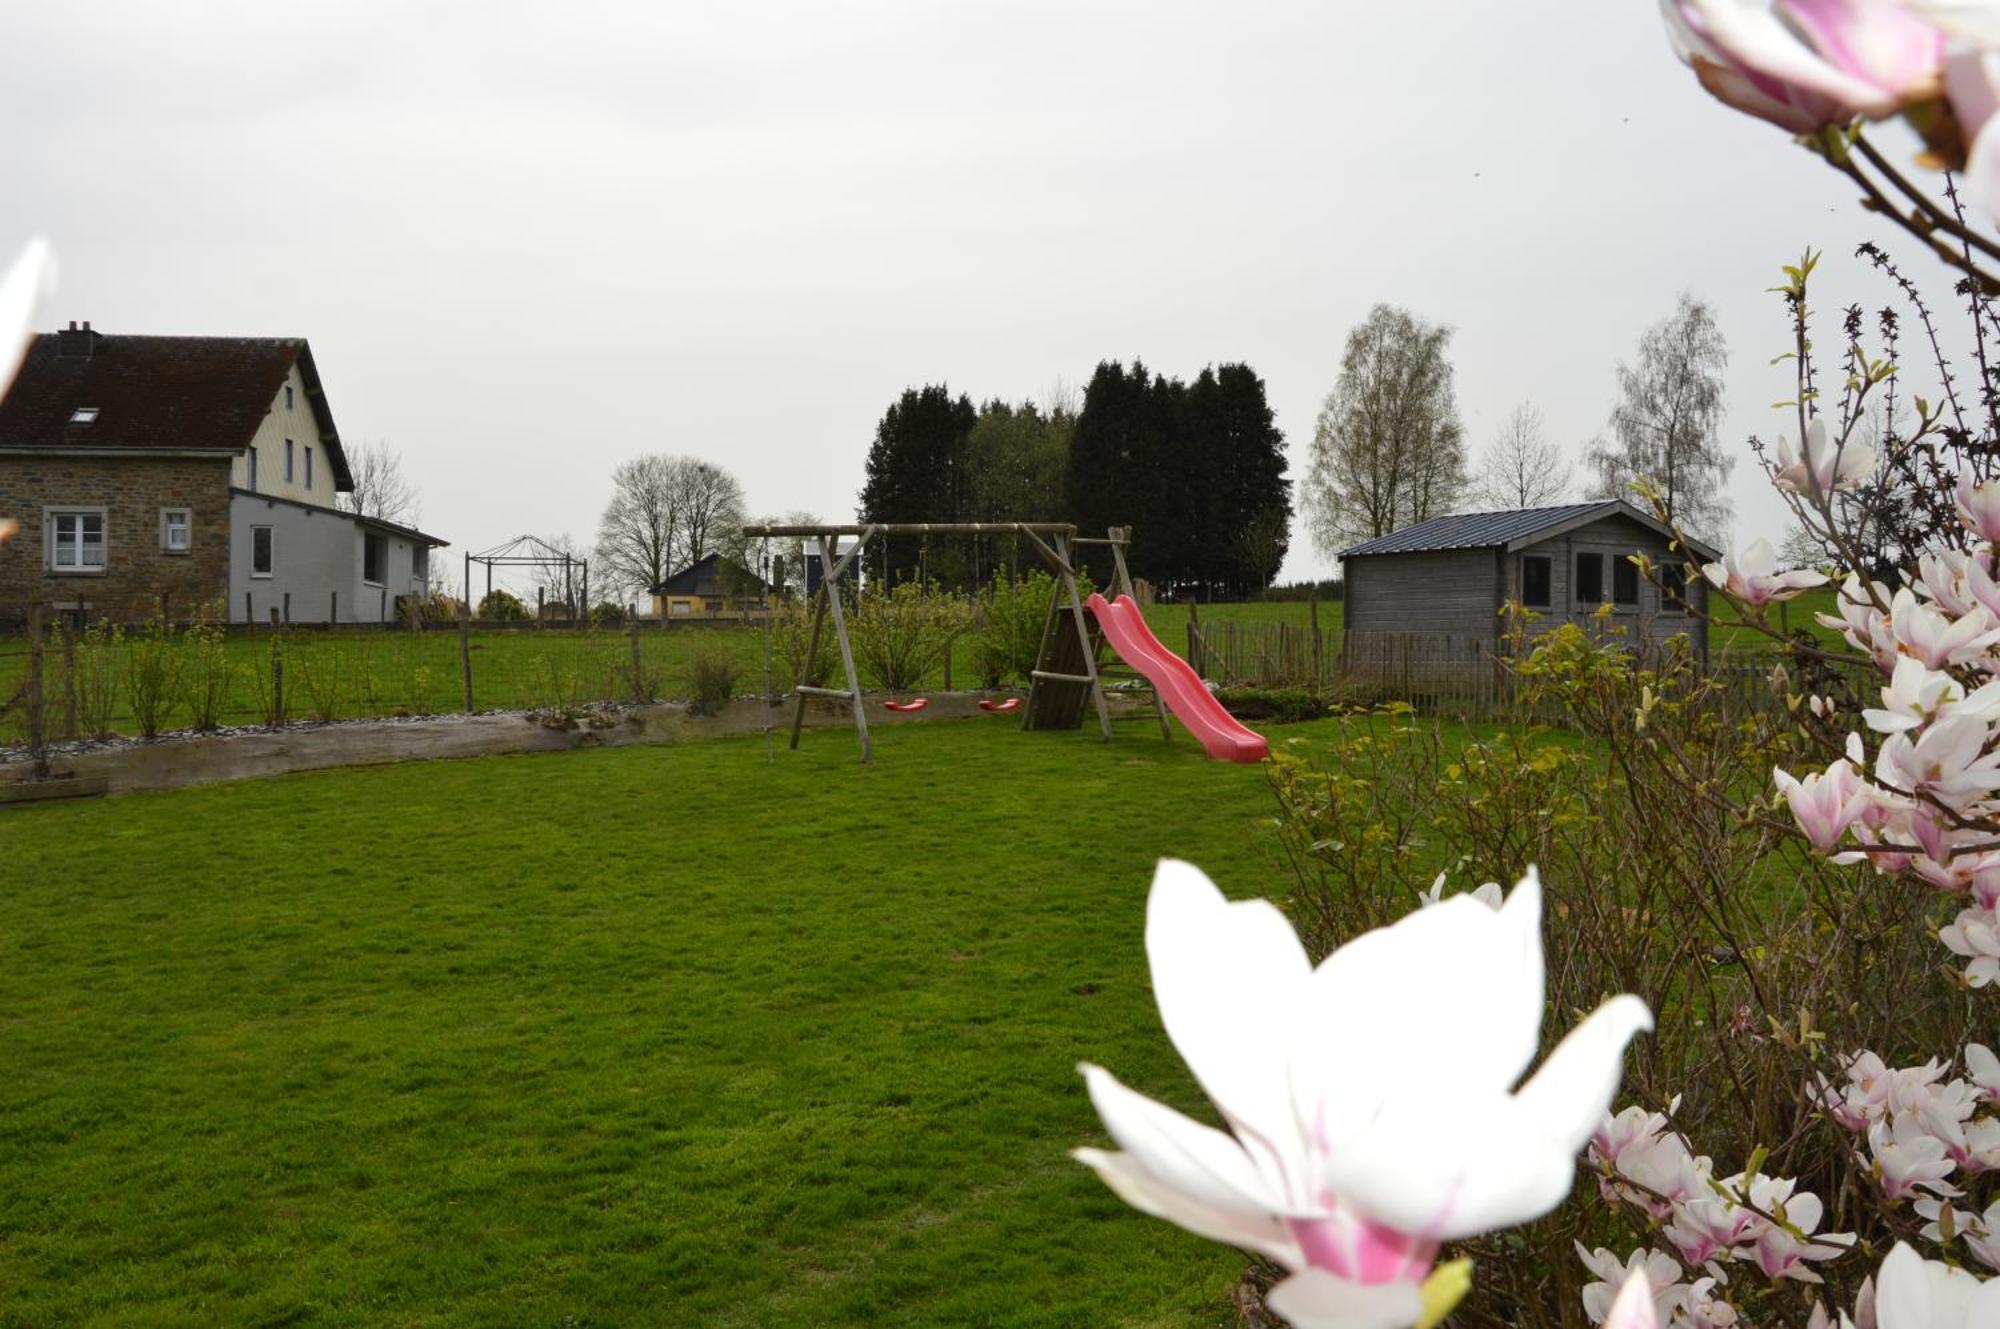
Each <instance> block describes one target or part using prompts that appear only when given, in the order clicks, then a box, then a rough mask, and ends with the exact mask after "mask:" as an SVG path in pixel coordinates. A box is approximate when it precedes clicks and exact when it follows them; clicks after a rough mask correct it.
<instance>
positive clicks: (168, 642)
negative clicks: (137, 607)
mask: <svg viewBox="0 0 2000 1329" xmlns="http://www.w3.org/2000/svg"><path fill="white" fill-rule="evenodd" d="M183 670H184V662H183V660H182V658H181V651H180V645H179V643H178V642H176V641H175V640H174V630H173V627H172V626H171V625H170V624H168V623H167V621H166V620H165V619H161V618H154V619H152V620H151V621H149V622H148V623H147V624H146V626H145V628H144V629H142V630H141V631H140V632H139V633H138V634H137V635H136V636H134V637H132V638H131V639H129V640H128V641H127V642H126V645H125V695H126V696H127V697H128V698H130V700H131V703H132V719H133V721H134V722H135V723H136V724H137V725H138V726H139V733H140V735H141V736H142V737H145V738H158V737H159V735H160V731H161V730H163V729H165V728H166V727H167V723H168V720H169V718H170V717H171V715H172V712H173V709H174V707H175V706H177V705H178V704H179V703H180V699H181V686H182V681H183Z"/></svg>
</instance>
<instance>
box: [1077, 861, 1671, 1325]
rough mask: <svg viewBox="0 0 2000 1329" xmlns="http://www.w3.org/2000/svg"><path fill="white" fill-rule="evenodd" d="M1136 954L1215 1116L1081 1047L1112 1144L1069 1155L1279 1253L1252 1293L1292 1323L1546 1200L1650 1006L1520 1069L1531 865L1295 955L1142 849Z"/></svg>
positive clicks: (1395, 1306)
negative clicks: (1090, 1057) (1276, 1278)
mask: <svg viewBox="0 0 2000 1329" xmlns="http://www.w3.org/2000/svg"><path fill="white" fill-rule="evenodd" d="M1146 950H1147V956H1148V959H1149V961H1150V963H1151V967H1152V976H1153V990H1154V994H1155V996H1156V998H1157V1000H1158V1002H1159V1007H1160V1019H1161V1022H1162V1023H1163V1024H1164V1025H1165V1026H1166V1030H1167V1035H1168V1037H1169V1038H1171V1039H1172V1040H1173V1044H1174V1047H1175V1048H1176V1049H1177V1050H1178V1051H1179V1052H1180V1054H1181V1056H1182V1058H1183V1059H1184V1060H1185V1061H1186V1062H1187V1064H1188V1068H1189V1069H1190V1070H1191V1071H1193V1073H1194V1076H1195V1079H1196V1080H1198V1081H1199V1082H1200V1083H1201V1086H1202V1088H1203V1089H1204V1090H1206V1091H1207V1093H1208V1096H1209V1098H1210V1099H1211V1100H1212V1101H1213V1102H1214V1104H1215V1106H1216V1108H1217V1110H1218V1111H1219V1112H1220V1113H1221V1115H1222V1118H1223V1120H1224V1121H1225V1122H1226V1123H1227V1125H1228V1126H1229V1132H1230V1133H1225V1132H1223V1131H1219V1130H1215V1129H1212V1128H1210V1127H1208V1126H1203V1125H1201V1124H1199V1123H1197V1122H1195V1121H1192V1120H1190V1119H1189V1118H1187V1117H1184V1116H1182V1115H1181V1114H1180V1113H1178V1112H1175V1111H1173V1110H1172V1109H1170V1108H1167V1107H1164V1106H1162V1105H1160V1104H1158V1103H1155V1102H1153V1101H1152V1100H1151V1099H1148V1098H1145V1097H1143V1096H1141V1095H1139V1094H1137V1093H1134V1092H1133V1091H1131V1090H1129V1089H1127V1088H1125V1087H1124V1086H1123V1085H1121V1084H1120V1083H1119V1082H1118V1081H1117V1080H1116V1079H1114V1078H1113V1077H1112V1076H1111V1074H1110V1073H1109V1072H1108V1071H1105V1070H1102V1069H1100V1068H1098V1067H1095V1066H1085V1067H1084V1068H1083V1073H1084V1077H1085V1079H1086V1082H1087V1083H1088V1085H1089V1088H1090V1095H1091V1099H1092V1101H1093V1102H1094V1103H1095V1104H1096V1106H1097V1110H1098V1113H1099V1115H1100V1116H1101V1117H1102V1118H1103V1120H1104V1125H1105V1129H1106V1130H1107V1131H1108V1132H1109V1133H1110V1135H1111V1137H1112V1139H1113V1140H1115V1141H1116V1142H1117V1144H1118V1146H1119V1152H1117V1153H1107V1152H1104V1151H1101V1150H1096V1149H1080V1150H1077V1151H1076V1158H1077V1159H1078V1160H1079V1161H1080V1162H1083V1163H1085V1164H1087V1165H1088V1166H1090V1167H1092V1168H1094V1169H1095V1170H1096V1171H1097V1173H1098V1175H1099V1176H1101V1177H1102V1178H1103V1179H1104V1181H1105V1183H1106V1184H1107V1185H1109V1186H1110V1187H1111V1189H1112V1190H1114V1191H1116V1192H1117V1193H1118V1194H1119V1195H1120V1196H1121V1197H1122V1198H1124V1199H1125V1200H1126V1201H1127V1202H1128V1203H1130V1204H1132V1205H1133V1206H1134V1207H1135V1208H1138V1209H1140V1210H1142V1211H1144V1212H1146V1213H1149V1214H1152V1215H1155V1216H1156V1217H1160V1218H1165V1219H1167V1220H1168V1221H1170V1222H1173V1223H1177V1224H1179V1225H1180V1226H1181V1227H1184V1228H1186V1229H1188V1230H1189V1231H1191V1232H1194V1233H1197V1234H1199V1235H1202V1236H1206V1237H1210V1238H1212V1239H1214V1240H1217V1241H1225V1242H1228V1243H1230V1244H1231V1245H1235V1246H1240V1247H1243V1248H1245V1249H1248V1250H1253V1251H1256V1252H1258V1253H1260V1254H1263V1255H1266V1256H1268V1257H1269V1258H1271V1259H1273V1260H1275V1261H1277V1262H1278V1263H1279V1264H1281V1265H1283V1266H1284V1267H1285V1268H1286V1269H1288V1270H1289V1271H1291V1273H1292V1275H1293V1277H1291V1278H1288V1279H1287V1280H1285V1281H1284V1282H1283V1283H1281V1284H1280V1285H1279V1286H1278V1287H1277V1288H1276V1289H1275V1290H1274V1291H1273V1294H1272V1296H1271V1298H1270V1305H1271V1307H1272V1308H1273V1309H1274V1310H1276V1311H1277V1312H1278V1313H1279V1314H1282V1315H1285V1316H1287V1317H1288V1318H1290V1319H1291V1320H1292V1321H1293V1322H1294V1323H1295V1324H1297V1325H1301V1326H1305V1325H1327V1326H1332V1325H1343V1326H1359V1325H1371V1326H1373V1325H1380V1326H1395V1325H1407V1324H1411V1323H1414V1322H1415V1321H1416V1319H1417V1318H1418V1316H1419V1315H1421V1314H1423V1313H1424V1310H1425V1305H1424V1293H1423V1291H1422V1288H1423V1287H1424V1285H1425V1282H1426V1280H1427V1279H1431V1280H1432V1282H1433V1283H1435V1281H1436V1280H1437V1279H1439V1278H1443V1277H1445V1276H1446V1275H1447V1273H1448V1272H1449V1271H1447V1270H1439V1271H1437V1274H1436V1275H1433V1274H1432V1266H1433V1264H1434V1262H1435V1260H1436V1258H1437V1250H1438V1245H1439V1243H1440V1242H1444V1241H1450V1240H1454V1239H1457V1238H1460V1237H1466V1236H1470V1235H1472V1234H1474V1233H1478V1232H1486V1231H1490V1230H1492V1229H1494V1228H1502V1227H1508V1226H1511V1225H1513V1224H1516V1223H1523V1222H1526V1221H1528V1220H1529V1219H1532V1218H1537V1217H1539V1216H1540V1215H1542V1214H1544V1213H1547V1212H1548V1211H1549V1210H1550V1209H1552V1208H1554V1207H1555V1205H1557V1204H1558V1203H1560V1202H1561V1201H1562V1199H1563V1198H1564V1197H1565V1196H1566V1195H1567V1194H1568V1193H1569V1190H1570V1187H1571V1185H1572V1183H1573V1182H1574V1180H1575V1175H1576V1155H1577V1151H1578V1150H1579V1149H1581V1148H1582V1147H1583V1144H1584V1142H1585V1141H1586V1140H1588V1139H1589V1138H1590V1134H1591V1131H1592V1129H1593V1128H1594V1127H1595V1126H1597V1125H1598V1124H1599V1122H1600V1121H1601V1120H1602V1118H1603V1116H1604V1113H1605V1110H1606V1109H1607V1108H1608V1107H1609V1105H1610V1102H1611V1096H1612V1094H1613V1092H1614V1091H1615V1090H1616V1088H1617V1085H1618V1080H1619V1077H1620V1074H1621V1070H1622V1063H1623V1059H1624V1051H1625V1044H1626V1043H1627V1042H1628V1041H1630V1039H1631V1037H1632V1035H1633V1034H1635V1033H1637V1032H1638V1031H1639V1030H1641V1029H1647V1028H1650V1027H1651V1025H1652V1017H1651V1015H1650V1013H1649V1012H1648V1011H1647V1009H1646V1006H1645V1003H1643V1002H1641V1001H1640V1000H1639V999H1638V998H1637V997H1631V996H1623V997H1617V998H1614V999H1612V1000H1611V1001H1609V1002H1607V1003H1605V1005H1604V1006H1602V1007H1600V1008H1599V1009H1598V1011H1597V1012H1596V1013H1595V1014H1594V1015H1592V1016H1591V1017H1590V1018H1589V1019H1587V1020H1585V1021H1584V1022H1583V1023H1582V1024H1581V1025H1579V1026H1578V1027H1577V1028H1576V1029H1575V1030H1573V1031H1571V1033H1570V1034H1569V1036H1568V1037H1567V1038H1565V1039H1563V1041H1562V1042H1561V1043H1560V1044H1559V1045H1557V1047H1556V1049H1555V1051H1554V1052H1552V1053H1551V1054H1550V1055H1549V1057H1548V1059H1547V1060H1546V1061H1544V1062H1543V1063H1542V1066H1541V1068H1540V1069H1539V1070H1537V1071H1536V1072H1535V1074H1534V1075H1533V1076H1531V1077H1529V1078H1528V1079H1527V1080H1526V1081H1525V1082H1524V1083H1523V1082H1521V1076H1522V1074H1523V1072H1525V1071H1526V1070H1527V1069H1528V1066H1529V1063H1530V1062H1532V1061H1533V1059H1534V1055H1535V1050H1536V1047H1537V1044H1538V1042H1539V1039H1540V1031H1541V1022H1542V1014H1543V1004H1544V996H1543V968H1542V939H1541V884H1540V882H1539V881H1538V880H1537V879H1536V877H1535V875H1534V874H1533V872H1530V873H1529V874H1528V876H1527V877H1526V878H1524V879H1523V880H1522V882H1521V883H1520V884H1519V885H1518V886H1516V887H1515V888H1514V892H1513V894H1512V895H1511V896H1509V897H1508V898H1507V900H1506V901H1505V903H1504V904H1503V905H1502V906H1501V907H1500V908H1499V909H1491V908H1488V907H1487V906H1486V905H1485V904H1483V903H1481V902H1479V901H1478V900H1476V899H1473V898H1471V897H1469V896H1452V897H1451V898H1449V899H1445V900H1442V901H1440V902H1439V903H1437V904H1435V905H1432V906H1430V907H1429V908H1425V909H1419V910H1417V911H1416V912H1415V913H1413V914H1411V915H1409V916H1408V917H1406V918H1403V919H1402V920H1400V921H1399V922H1397V923H1395V924H1394V925H1392V926H1390V927H1386V928H1379V929H1377V930H1375V931H1373V932H1369V933H1366V934H1364V935H1362V936H1359V937H1356V938H1354V939H1353V940H1352V941H1349V942H1348V943H1347V944H1346V945H1344V946H1342V947H1341V948H1340V949H1339V950H1337V951H1335V952H1334V953H1333V954H1332V955H1331V956H1329V957H1327V959H1326V960H1325V961H1324V962H1323V963H1322V964H1320V965H1319V966H1318V968H1316V969H1315V968H1314V967H1313V966H1312V964H1311V963H1310V962H1309V961H1308V960H1307V958H1306V953H1305V949H1304V947H1302V946H1301V945H1300V944H1299V940H1298V937H1297V936H1296V935H1295V934H1294V933H1293V931H1292V929H1291V926H1290V924H1288V923H1287V922H1286V921H1285V918H1284V915H1283V914H1281V913H1280V912H1279V911H1278V909H1277V908H1276V907H1275V906H1274V905H1272V904H1271V903H1270V902H1268V901H1265V900H1243V901H1237V902H1234V903H1232V902H1230V901H1228V900H1226V899H1224V898H1223V895H1222V893H1221V892H1220V891H1218V890H1216V888H1215V887H1214V885H1213V884H1211V883H1210V882H1209V880H1208V878H1207V877H1205V876H1203V875H1202V874H1201V873H1200V872H1199V871H1198V870H1196V869H1195V868H1193V867H1190V866H1189V865H1187V864H1185V863H1177V862H1172V861H1168V862H1163V863H1161V864H1160V867H1159V871H1158V873H1157V874H1156V875H1155V877H1154V879H1153V889H1152V895H1151V897H1150V899H1149V901H1148V903H1147V910H1146ZM1517 1084H1518V1088H1517V1087H1516V1086H1517ZM1458 1276H1459V1277H1460V1278H1461V1279H1462V1278H1463V1272H1462V1268H1461V1269H1460V1270H1459V1274H1458ZM1461 1286H1462V1284H1461ZM1432 1310H1433V1311H1435V1310H1436V1305H1435V1302H1433V1305H1432Z"/></svg>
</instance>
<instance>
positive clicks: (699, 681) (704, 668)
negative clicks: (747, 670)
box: [688, 641, 742, 715]
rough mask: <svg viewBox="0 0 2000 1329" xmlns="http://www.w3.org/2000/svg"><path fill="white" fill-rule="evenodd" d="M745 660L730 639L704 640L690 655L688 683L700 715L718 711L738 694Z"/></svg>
mask: <svg viewBox="0 0 2000 1329" xmlns="http://www.w3.org/2000/svg"><path fill="white" fill-rule="evenodd" d="M741 668H742V664H741V662H740V661H738V660H737V658H736V652H735V651H734V650H733V649H731V648H730V646H729V645H728V643H726V642H720V641H704V642H702V643H701V644H700V645H699V646H697V647H695V648H694V654H693V655H691V656H689V657H688V686H689V688H690V690H691V692H692V694H693V696H692V701H693V708H694V713H695V714H696V715H716V714H719V713H720V712H721V710H722V708H723V707H724V706H726V705H728V704H729V699H730V698H731V697H733V696H735V695H736V676H737V673H738V672H739V671H740V670H741Z"/></svg>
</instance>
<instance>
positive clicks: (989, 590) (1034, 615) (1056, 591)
mask: <svg viewBox="0 0 2000 1329" xmlns="http://www.w3.org/2000/svg"><path fill="white" fill-rule="evenodd" d="M1090 589H1091V588H1090V584H1089V581H1088V579H1087V578H1084V577H1082V576H1080V575H1079V576H1078V578H1077V596H1078V598H1079V599H1080V600H1081V599H1088V598H1089V597H1090ZM1061 593H1062V585H1061V583H1059V582H1058V581H1057V580H1056V579H1055V578H1054V577H1052V576H1050V575H1049V574H1048V573H1046V572H1043V571H1041V570H1040V569H1039V568H1038V569H1036V570H1034V571H1032V572H1029V573H1028V574H1027V575H1026V576H1024V577H1020V578H1017V579H1011V580H1010V579H1009V578H1008V577H1006V576H1005V575H1003V574H1001V573H998V572H996V573H994V574H993V580H992V582H991V583H990V584H989V585H988V586H987V587H986V589H985V590H984V591H982V592H980V595H979V602H978V605H977V606H976V610H975V613H974V615H973V621H972V634H973V637H972V667H973V669H974V671H975V672H976V673H977V674H978V676H979V685H980V686H981V687H986V688H997V687H1000V686H1002V685H1003V684H1005V683H1008V682H1018V683H1022V684H1026V683H1027V682H1028V671H1030V670H1031V669H1033V668H1034V667H1035V656H1036V654H1037V653H1038V652H1039V651H1040V650H1041V649H1042V629H1043V627H1044V626H1045V625H1046V624H1047V623H1048V617H1049V602H1050V601H1051V600H1054V599H1055V598H1056V597H1057V596H1058V595H1060V594H1061Z"/></svg>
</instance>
